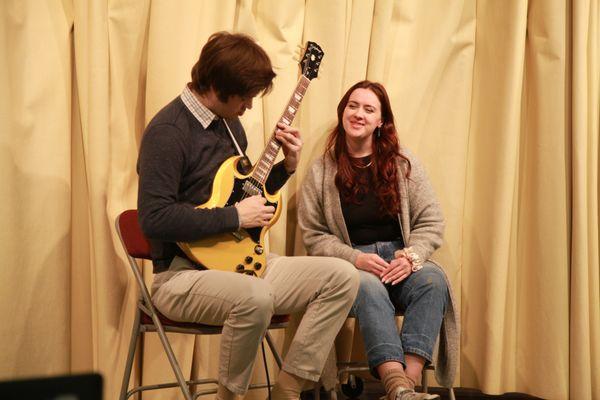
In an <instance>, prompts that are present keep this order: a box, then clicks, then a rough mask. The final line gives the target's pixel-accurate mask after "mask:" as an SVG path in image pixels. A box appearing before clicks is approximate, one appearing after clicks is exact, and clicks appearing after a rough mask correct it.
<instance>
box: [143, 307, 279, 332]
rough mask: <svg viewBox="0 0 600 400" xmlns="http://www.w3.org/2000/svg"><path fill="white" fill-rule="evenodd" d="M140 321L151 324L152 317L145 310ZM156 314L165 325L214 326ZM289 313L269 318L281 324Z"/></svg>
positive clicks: (272, 321) (195, 327)
mask: <svg viewBox="0 0 600 400" xmlns="http://www.w3.org/2000/svg"><path fill="white" fill-rule="evenodd" d="M141 314H142V315H141V322H142V324H144V325H153V322H152V318H151V317H150V316H149V315H148V314H146V313H145V312H142V313H141ZM156 314H157V315H158V319H159V320H160V322H161V323H162V324H163V325H165V326H176V327H179V328H193V329H202V328H216V327H217V326H214V325H206V324H196V323H194V322H181V321H173V320H171V319H169V318H167V317H165V316H164V315H163V314H162V313H161V312H160V311H158V310H156ZM289 320H290V316H289V315H273V318H271V324H281V323H285V322H289Z"/></svg>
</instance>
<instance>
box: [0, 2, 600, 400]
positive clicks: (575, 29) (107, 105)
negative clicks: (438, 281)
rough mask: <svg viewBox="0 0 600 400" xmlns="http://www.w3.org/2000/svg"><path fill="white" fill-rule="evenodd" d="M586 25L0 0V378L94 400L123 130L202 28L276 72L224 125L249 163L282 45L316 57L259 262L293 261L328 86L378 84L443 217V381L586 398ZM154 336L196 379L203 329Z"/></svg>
mask: <svg viewBox="0 0 600 400" xmlns="http://www.w3.org/2000/svg"><path fill="white" fill-rule="evenodd" d="M599 19H600V8H599V2H598V0H571V1H564V0H563V1H560V0H529V1H527V0H479V1H476V0H453V1H450V0H429V1H421V0H402V1H400V0H398V1H393V0H354V1H352V0H346V1H344V0H337V1H323V0H321V1H319V0H306V1H300V0H285V1H281V0H254V1H251V0H238V1H234V0H229V1H224V0H220V1H216V0H215V1H210V0H204V1H199V0H188V1H183V0H155V1H150V0H104V1H103V0H62V1H60V0H45V1H37V0H4V1H2V2H0V60H2V62H1V63H0V88H1V89H0V90H1V95H0V133H1V134H0V152H1V155H2V157H1V158H0V176H1V180H0V182H1V183H2V185H1V186H0V196H1V198H2V207H1V208H0V226H1V229H0V252H1V253H2V254H3V263H2V267H1V268H0V318H1V320H2V323H1V324H0V339H1V340H0V379H11V378H16V377H25V376H38V375H51V374H65V373H75V372H82V371H97V372H100V373H101V374H102V375H103V376H104V378H105V391H106V396H105V398H107V399H108V398H115V397H116V395H117V393H118V390H119V386H120V380H121V375H122V372H123V367H124V360H125V351H126V347H127V344H128V339H129V333H130V328H131V323H132V312H133V307H134V303H135V296H136V293H135V284H134V281H133V279H132V277H131V276H130V274H129V273H128V271H127V267H126V265H125V261H124V256H123V253H122V249H121V248H120V244H119V242H118V239H117V238H116V236H115V232H114V228H113V222H114V219H115V217H116V216H117V215H118V214H119V212H120V211H122V210H124V209H127V208H134V207H135V206H136V196H137V193H136V191H137V175H136V171H135V163H136V157H137V150H138V146H139V142H140V138H141V135H142V132H143V129H144V126H145V124H146V123H147V122H148V121H149V119H150V118H152V116H153V115H154V114H155V113H156V112H157V111H158V110H159V109H160V108H161V107H162V106H163V105H165V104H166V103H167V102H168V101H170V100H171V99H172V98H173V97H175V96H177V95H178V94H179V93H180V91H181V89H182V88H183V85H184V84H185V83H186V82H187V81H188V80H189V71H190V68H191V66H192V65H193V63H194V62H195V61H196V59H197V57H198V54H199V51H200V48H201V46H202V45H203V43H204V42H205V41H206V39H207V38H208V36H209V35H210V34H211V33H213V32H215V31H218V30H232V31H240V32H245V33H247V34H250V35H252V36H254V37H255V38H256V39H257V40H258V41H259V42H260V43H261V44H262V45H263V46H264V48H265V49H266V50H267V52H268V53H269V55H270V56H271V58H272V60H273V64H274V66H275V69H276V72H277V74H278V76H277V78H276V81H275V86H274V90H273V92H272V93H270V94H269V95H268V96H267V97H265V98H263V99H262V100H259V101H256V102H255V107H254V108H253V109H252V110H251V112H249V113H248V115H247V116H245V117H244V120H243V123H244V125H245V127H246V129H247V132H248V135H249V137H250V138H251V140H250V143H251V144H250V148H249V154H250V156H251V157H254V158H256V157H257V156H258V155H259V153H260V151H261V149H262V139H264V138H266V137H268V136H269V135H270V133H271V129H272V128H273V126H274V123H275V122H276V120H277V119H278V117H279V116H280V113H281V112H282V107H283V105H284V104H285V102H287V99H288V96H289V95H290V94H291V90H292V88H293V87H294V85H295V83H296V80H297V78H298V68H297V62H298V58H299V55H300V51H299V50H298V47H297V46H298V45H301V44H303V43H305V41H306V40H312V41H316V42H318V43H319V44H320V45H321V46H322V47H323V49H324V51H325V59H324V63H323V67H322V69H321V71H320V76H319V78H318V79H317V80H315V81H313V82H312V84H311V87H310V88H309V92H308V94H307V96H306V97H305V100H304V103H303V105H302V108H301V110H300V113H299V115H298V117H297V120H296V125H298V126H299V127H300V128H301V131H302V134H303V138H304V142H305V147H304V151H303V160H302V163H301V165H300V168H299V170H298V172H297V173H296V175H295V176H294V177H293V178H292V179H291V180H290V182H289V184H288V185H287V187H286V188H285V189H284V192H285V193H284V195H285V199H286V204H287V207H286V209H285V210H284V213H283V215H282V218H281V220H280V222H279V223H278V224H277V225H276V226H275V227H274V228H273V229H272V231H271V232H272V234H271V237H270V240H271V248H272V250H273V251H275V252H278V253H286V254H302V253H303V249H302V245H301V238H300V236H299V234H298V231H297V223H296V219H295V210H296V194H297V191H298V189H299V187H300V185H301V182H302V178H303V176H304V173H305V172H306V170H307V168H308V166H309V165H310V162H311V160H313V159H314V158H315V157H318V156H319V154H321V152H322V150H323V143H324V140H325V134H326V132H327V130H328V129H330V128H331V127H332V125H333V123H334V121H335V108H336V105H337V102H338V101H339V98H340V97H341V95H342V93H343V92H344V91H345V89H346V88H347V87H349V86H350V85H351V84H353V83H354V82H356V81H357V80H360V79H364V78H369V79H372V80H377V81H381V82H382V83H384V84H385V85H386V87H387V88H388V91H389V94H390V97H391V100H392V105H393V108H394V112H395V115H396V120H397V127H398V130H399V135H400V139H401V141H402V142H403V143H404V144H405V145H407V146H408V147H410V148H412V149H413V150H414V151H415V152H416V153H417V154H418V155H419V157H420V158H421V159H422V160H423V162H424V163H425V165H426V167H427V169H428V171H429V174H430V177H431V179H432V181H433V185H434V187H435V188H436V191H437V193H438V196H439V198H440V200H441V202H442V205H443V208H444V211H445V215H446V219H447V229H446V241H445V244H444V246H443V248H442V249H441V250H440V251H438V253H436V258H437V259H438V260H439V261H440V262H441V263H443V265H444V266H445V268H446V271H447V273H448V275H449V276H450V278H451V281H452V284H453V287H454V292H455V294H456V296H457V298H458V299H459V301H460V305H461V311H462V334H461V346H462V348H461V363H460V374H459V378H458V380H457V382H456V386H463V387H474V388H478V389H481V390H483V391H485V392H489V393H501V392H507V391H519V392H525V393H529V394H532V395H536V396H540V397H543V398H549V399H568V398H571V399H600V373H599V371H600V283H599V282H600V278H599V276H600V267H599V254H600V253H599V217H598V213H599V201H598V196H599V186H598V178H599V174H598V172H599V165H600V164H599V158H598V152H599V141H598V137H599V125H600V115H599V109H600V28H599ZM148 275H149V274H148ZM148 279H151V277H150V276H148ZM278 340H279V342H280V344H281V343H283V335H282V334H279V335H278ZM174 343H175V347H176V352H177V354H178V356H179V357H180V360H181V363H182V365H183V368H184V371H185V373H186V374H187V375H188V376H197V375H200V374H205V373H207V372H208V373H214V371H215V369H216V364H217V349H218V337H215V338H197V339H194V338H185V339H182V338H175V339H174ZM143 353H144V355H143V360H142V368H141V370H136V375H137V378H140V379H143V380H144V381H167V380H170V379H172V375H171V373H170V371H169V369H168V365H167V363H166V358H165V357H164V356H163V355H162V353H161V350H160V346H159V344H158V341H157V340H156V339H155V338H149V339H148V340H147V341H146V343H145V345H144V352H143ZM272 364H273V363H271V365H272ZM257 365H258V364H257ZM256 374H257V378H256V379H261V375H262V374H263V372H262V370H261V368H260V367H258V366H257V372H256ZM251 396H252V397H253V398H263V397H264V392H259V393H253V394H252V395H251ZM158 397H159V396H154V397H152V396H148V398H158ZM177 397H178V393H177V391H175V390H172V391H170V393H168V394H167V395H164V394H163V395H161V396H160V398H162V399H165V398H173V399H175V398H177ZM144 398H145V397H144Z"/></svg>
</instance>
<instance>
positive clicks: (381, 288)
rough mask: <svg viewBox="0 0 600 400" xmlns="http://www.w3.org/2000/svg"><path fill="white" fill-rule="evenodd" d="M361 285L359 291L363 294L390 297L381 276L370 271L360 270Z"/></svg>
mask: <svg viewBox="0 0 600 400" xmlns="http://www.w3.org/2000/svg"><path fill="white" fill-rule="evenodd" d="M358 274H359V277H360V285H359V289H358V293H359V295H361V296H376V297H379V296H385V297H388V292H387V289H386V288H385V285H384V284H383V282H381V279H379V277H377V276H375V275H373V274H372V273H370V272H366V271H358Z"/></svg>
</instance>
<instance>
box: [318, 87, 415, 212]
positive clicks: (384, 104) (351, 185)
mask: <svg viewBox="0 0 600 400" xmlns="http://www.w3.org/2000/svg"><path fill="white" fill-rule="evenodd" d="M356 89H368V90H370V91H371V92H373V93H374V94H375V95H376V96H377V98H378V99H379V102H380V103H381V121H382V125H381V127H380V128H379V132H380V133H379V136H378V135H377V131H375V132H374V133H373V138H372V140H373V153H372V154H371V165H370V166H369V169H370V171H371V175H372V176H373V177H374V181H375V185H374V188H375V195H376V196H377V199H378V200H379V204H380V205H381V208H382V210H381V211H383V212H385V213H387V214H390V215H394V214H398V213H399V212H400V191H399V190H398V189H399V188H398V163H399V162H400V161H406V163H407V169H406V175H405V177H406V178H407V179H408V177H409V176H410V168H411V166H410V161H409V160H408V158H406V157H405V156H404V155H402V154H401V153H400V143H399V142H398V136H397V133H396V126H395V125H394V114H393V113H392V107H391V105H390V99H389V97H388V95H387V92H386V90H385V88H384V87H383V85H382V84H380V83H377V82H371V81H367V80H364V81H360V82H358V83H356V84H355V85H353V86H352V87H351V88H350V89H348V91H347V92H346V94H344V96H343V97H342V99H341V100H340V102H339V104H338V106H337V118H338V121H337V125H336V126H335V128H334V129H333V130H332V131H331V133H330V134H329V138H328V140H327V146H326V150H325V153H326V154H328V153H329V154H331V155H332V156H333V157H334V159H335V160H336V162H337V167H338V170H337V174H336V176H335V185H336V186H337V188H338V190H339V192H340V194H341V195H342V198H343V199H344V200H345V201H349V202H351V203H355V204H358V203H359V197H361V196H362V195H363V194H365V193H366V191H367V189H368V188H367V187H365V185H363V184H359V182H358V179H357V168H358V167H357V166H356V165H355V164H354V163H353V162H352V160H351V157H350V154H349V153H348V146H347V145H346V132H345V131H344V125H343V122H342V121H343V115H344V110H345V108H346V105H347V104H348V100H349V99H350V95H351V94H352V92H354V90H356Z"/></svg>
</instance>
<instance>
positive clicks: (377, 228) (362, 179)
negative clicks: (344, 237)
mask: <svg viewBox="0 0 600 400" xmlns="http://www.w3.org/2000/svg"><path fill="white" fill-rule="evenodd" d="M354 165H355V167H354V170H355V172H356V178H357V184H359V185H361V186H362V187H364V188H365V190H364V191H363V194H359V196H358V199H357V200H358V204H353V203H351V202H347V201H344V198H343V196H342V195H341V194H340V202H341V205H342V213H343V214H344V221H345V222H346V228H347V229H348V235H349V236H350V241H351V242H352V244H355V245H356V244H360V245H362V244H371V243H375V242H386V241H392V240H399V239H400V240H401V239H402V230H401V229H400V223H399V221H398V216H397V215H389V214H387V213H385V212H384V211H383V210H382V209H381V206H380V202H379V200H378V199H377V196H376V195H375V184H374V179H373V174H372V172H371V169H370V168H369V166H370V157H369V156H367V157H362V158H357V159H354Z"/></svg>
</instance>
